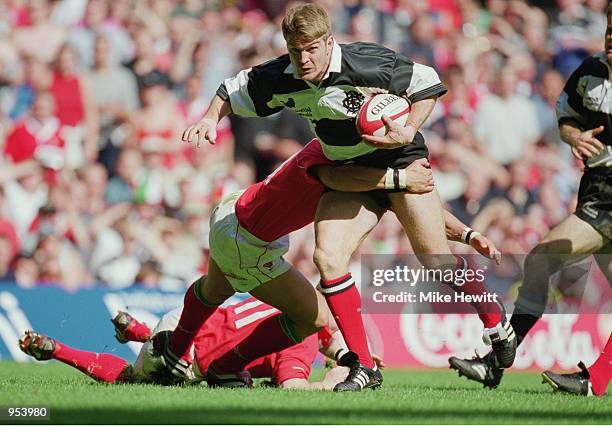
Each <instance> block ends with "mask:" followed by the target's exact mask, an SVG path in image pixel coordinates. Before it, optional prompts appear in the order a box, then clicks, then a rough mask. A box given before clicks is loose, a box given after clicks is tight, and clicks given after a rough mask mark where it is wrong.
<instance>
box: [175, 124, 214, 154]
mask: <svg viewBox="0 0 612 426" xmlns="http://www.w3.org/2000/svg"><path fill="white" fill-rule="evenodd" d="M181 139H182V140H183V142H187V143H191V142H193V141H194V140H195V141H196V147H198V148H199V147H200V143H202V141H203V140H205V141H208V143H209V144H211V145H214V144H215V143H217V122H216V121H215V120H212V119H210V118H206V117H204V118H202V119H201V120H200V121H198V122H197V123H196V124H194V125H191V126H189V127H187V129H185V131H184V132H183V136H182V137H181Z"/></svg>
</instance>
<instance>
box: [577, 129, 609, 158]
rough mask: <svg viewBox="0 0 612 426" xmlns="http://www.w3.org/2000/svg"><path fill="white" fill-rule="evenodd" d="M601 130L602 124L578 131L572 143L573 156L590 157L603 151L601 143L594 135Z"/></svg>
mask: <svg viewBox="0 0 612 426" xmlns="http://www.w3.org/2000/svg"><path fill="white" fill-rule="evenodd" d="M603 131H604V126H599V127H596V128H594V129H591V130H586V131H584V132H582V133H580V135H579V136H578V138H576V139H575V140H574V143H572V154H574V157H576V158H577V159H579V160H583V159H584V157H586V158H591V157H593V156H595V155H598V154H599V153H600V152H601V151H603V149H604V145H603V143H601V141H600V140H599V139H597V138H596V137H595V136H597V135H598V134H600V133H601V132H603Z"/></svg>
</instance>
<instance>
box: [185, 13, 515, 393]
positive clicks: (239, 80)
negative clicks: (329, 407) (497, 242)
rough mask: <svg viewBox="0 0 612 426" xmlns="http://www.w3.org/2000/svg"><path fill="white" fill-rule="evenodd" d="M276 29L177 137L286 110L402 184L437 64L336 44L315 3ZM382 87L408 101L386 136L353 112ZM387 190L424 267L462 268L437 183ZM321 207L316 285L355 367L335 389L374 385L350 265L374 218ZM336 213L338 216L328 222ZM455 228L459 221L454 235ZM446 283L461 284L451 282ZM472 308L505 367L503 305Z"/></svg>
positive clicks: (509, 343) (435, 85) (367, 46)
mask: <svg viewBox="0 0 612 426" xmlns="http://www.w3.org/2000/svg"><path fill="white" fill-rule="evenodd" d="M282 32H283V36H284V38H285V41H286V45H287V51H288V54H286V55H282V56H279V57H278V58H276V59H272V60H270V61H268V62H265V63H263V64H260V65H258V66H255V67H253V68H251V69H246V70H243V71H241V72H239V73H238V74H237V75H236V76H235V77H233V78H230V79H227V80H225V81H224V82H223V83H222V84H221V86H220V87H219V89H218V91H217V94H216V96H215V97H214V98H213V100H212V101H211V104H210V107H209V108H208V111H207V113H206V114H205V116H204V117H203V118H202V119H201V120H200V121H199V122H198V123H197V124H195V125H194V126H191V127H190V128H188V129H187V130H186V131H185V132H184V134H183V140H185V141H196V142H197V143H198V144H199V143H200V142H201V141H203V140H206V141H209V142H210V143H214V142H215V138H216V126H217V123H218V122H219V120H221V119H222V118H223V117H224V116H226V115H228V114H230V113H234V114H237V115H241V116H252V117H254V116H259V117H264V116H270V115H272V114H274V113H277V112H279V111H280V110H281V109H283V108H289V109H291V110H293V111H294V112H295V113H296V114H298V115H301V116H302V117H304V118H305V119H307V120H308V121H309V122H310V126H311V129H312V130H313V131H314V133H315V134H316V135H317V138H318V139H319V140H320V142H321V144H322V146H323V151H324V153H325V155H326V156H327V157H328V158H329V159H331V160H334V161H338V162H351V163H355V164H361V165H367V166H371V167H380V168H384V169H388V170H390V172H391V173H390V175H391V179H390V181H389V182H390V184H391V185H390V186H391V188H393V177H396V179H395V181H396V182H399V181H400V180H402V178H401V176H403V173H404V171H405V170H406V167H407V166H409V165H410V164H412V163H413V162H414V161H419V160H423V159H425V158H427V155H428V150H427V147H426V145H425V141H424V138H423V135H422V134H421V133H419V131H418V130H419V128H420V127H421V125H422V124H423V123H424V122H425V120H426V119H427V118H428V117H429V115H430V113H431V111H432V110H433V108H434V105H435V102H436V99H437V98H438V97H439V96H441V95H443V94H444V93H445V92H446V88H445V87H444V85H443V84H442V82H441V81H440V78H439V77H438V75H437V73H436V72H435V70H434V69H432V68H431V67H428V66H424V65H421V64H418V63H414V62H412V61H410V60H409V59H408V58H406V57H404V56H402V55H399V54H397V53H395V52H394V51H392V50H390V49H387V48H385V47H383V46H380V45H376V44H373V43H352V44H344V45H340V44H338V43H336V41H335V39H334V37H333V35H332V33H331V23H330V19H329V16H328V14H327V12H326V11H325V10H324V9H323V8H322V7H320V6H317V5H315V4H302V5H297V6H295V7H292V8H290V9H289V10H288V11H287V13H286V14H285V17H284V19H283V23H282ZM381 91H382V92H386V93H392V94H394V95H397V96H402V97H404V98H406V99H407V100H408V102H410V104H411V111H410V115H409V117H408V122H407V123H394V122H392V121H390V120H387V121H386V124H387V134H386V135H385V137H375V136H369V135H363V136H362V135H360V134H359V132H358V131H357V128H356V123H355V117H356V116H357V115H358V113H359V110H360V108H361V106H362V105H363V104H364V103H365V101H366V99H367V97H368V96H371V95H372V94H374V93H381ZM404 124H405V125H404ZM334 173H335V174H336V175H337V172H334ZM385 195H386V194H385ZM385 198H387V200H388V203H389V205H390V206H391V208H392V210H393V211H394V213H395V215H396V216H397V218H398V220H399V221H400V223H401V224H402V226H403V228H404V230H405V232H406V235H407V237H408V238H409V239H410V243H411V245H412V248H413V249H414V251H415V254H416V255H417V256H418V258H419V260H420V261H421V263H422V264H423V265H424V266H425V267H426V268H427V269H430V270H438V271H441V272H444V274H445V275H447V276H448V275H451V274H452V275H453V276H454V275H455V272H456V271H457V270H461V269H464V268H465V267H466V265H465V261H464V260H463V259H459V258H456V257H455V256H453V254H452V253H451V250H450V247H449V245H448V241H447V239H446V236H445V232H444V226H445V214H444V210H443V208H442V204H441V201H440V198H439V197H438V194H437V192H436V191H435V189H434V190H432V191H428V192H426V193H410V192H406V191H399V192H396V193H390V194H388V196H386V197H385ZM321 205H322V208H320V211H319V214H318V217H317V226H316V240H317V248H316V251H315V262H316V263H317V266H318V268H319V272H320V273H321V277H322V280H321V287H322V290H323V291H324V293H325V296H326V299H327V302H328V305H329V307H330V309H331V312H332V313H333V315H334V317H335V318H336V320H337V322H338V326H339V327H340V330H341V331H342V334H343V335H344V337H345V339H346V342H347V344H348V347H349V348H350V349H351V350H353V351H355V352H356V353H357V354H358V355H359V358H360V361H361V364H356V365H355V366H353V368H352V372H351V375H350V376H349V379H348V380H347V383H343V384H342V385H340V386H339V387H338V390H343V391H345V390H346V391H358V390H361V389H362V388H363V387H375V386H377V385H378V384H379V383H380V381H382V376H381V375H380V372H377V371H376V367H375V365H374V362H373V360H372V357H371V355H370V353H369V349H368V344H367V339H366V337H365V330H364V327H363V322H362V319H361V314H360V296H359V292H358V290H357V288H356V286H355V285H354V284H355V282H354V279H353V278H352V277H351V276H350V274H349V273H348V272H349V271H348V260H347V259H350V257H351V255H352V253H353V252H354V251H355V250H356V248H357V247H358V245H359V244H360V242H361V241H362V239H363V238H365V236H366V235H367V233H368V232H369V230H370V229H371V226H373V225H372V223H374V224H375V223H376V221H374V217H373V216H372V215H359V216H357V217H354V216H353V214H354V213H355V211H358V210H356V209H360V208H361V203H360V201H357V202H356V203H353V204H350V205H349V204H348V203H347V200H346V198H344V197H335V196H333V195H332V196H329V197H327V196H326V197H324V198H322V199H321ZM337 216H341V218H342V220H334V219H335V218H336V217H337ZM462 233H463V229H462V230H461V231H460V232H459V234H460V235H461V234H462ZM263 240H264V241H270V240H266V239H265V238H263ZM446 272H450V273H451V274H446ZM448 284H449V285H450V286H451V287H453V288H458V286H455V285H454V282H449V283H448ZM470 287H471V288H468V287H464V288H463V290H462V291H463V292H465V293H467V294H482V293H483V292H484V291H486V287H484V285H483V284H482V283H479V284H477V283H472V284H471V286H470ZM471 290H473V291H474V293H472V292H471ZM283 297H284V296H283ZM287 298H292V296H290V295H287ZM210 302H214V301H210ZM476 309H477V310H478V312H479V314H480V318H481V319H482V321H483V325H484V327H485V330H484V334H485V337H486V338H487V339H489V340H490V341H491V342H492V344H493V350H494V351H495V352H496V354H497V356H498V358H499V359H500V360H501V361H502V363H504V364H505V365H511V364H512V362H513V360H514V356H515V353H516V340H515V339H514V333H513V332H512V329H511V326H510V324H509V323H508V322H507V321H505V315H504V314H503V309H502V308H501V307H499V306H486V307H484V309H483V307H482V306H476ZM173 348H174V349H175V350H176V351H178V353H180V352H181V349H183V350H184V348H185V345H184V344H183V345H176V346H175V345H174V344H173Z"/></svg>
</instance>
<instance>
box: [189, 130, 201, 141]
mask: <svg viewBox="0 0 612 426" xmlns="http://www.w3.org/2000/svg"><path fill="white" fill-rule="evenodd" d="M198 130H200V128H199V126H192V127H191V128H190V129H189V134H188V135H187V140H188V141H189V142H193V141H194V139H195V137H196V134H197V132H198Z"/></svg>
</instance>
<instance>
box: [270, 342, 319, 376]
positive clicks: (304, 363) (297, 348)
mask: <svg viewBox="0 0 612 426" xmlns="http://www.w3.org/2000/svg"><path fill="white" fill-rule="evenodd" d="M317 352H318V339H317V336H316V334H314V335H311V336H308V337H307V338H306V339H304V341H303V342H302V343H299V344H297V345H294V346H291V347H290V348H287V349H285V350H283V351H281V352H279V353H278V357H277V358H276V364H275V365H274V379H275V382H276V384H277V385H280V384H282V383H283V382H286V381H287V380H290V379H304V380H308V377H309V376H310V371H311V368H312V363H313V362H314V359H315V357H316V356H317Z"/></svg>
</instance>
